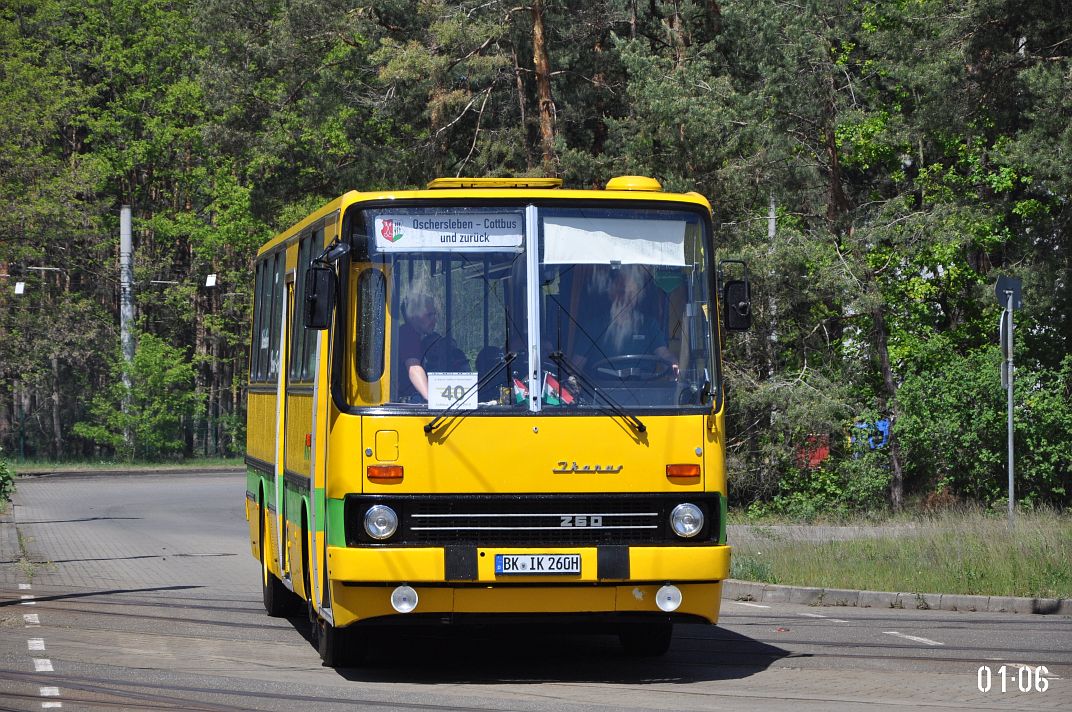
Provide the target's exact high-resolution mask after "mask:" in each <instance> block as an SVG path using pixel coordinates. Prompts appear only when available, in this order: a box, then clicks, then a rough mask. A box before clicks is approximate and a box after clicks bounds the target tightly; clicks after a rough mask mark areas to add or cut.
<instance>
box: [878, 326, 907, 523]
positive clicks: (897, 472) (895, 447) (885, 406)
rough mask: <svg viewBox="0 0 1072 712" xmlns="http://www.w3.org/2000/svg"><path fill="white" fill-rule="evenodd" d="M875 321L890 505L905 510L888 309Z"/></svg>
mask: <svg viewBox="0 0 1072 712" xmlns="http://www.w3.org/2000/svg"><path fill="white" fill-rule="evenodd" d="M872 317H873V318H874V320H875V349H876V351H877V352H878V361H879V369H880V370H881V371H882V383H883V385H884V386H885V389H886V392H885V394H884V396H883V397H882V398H881V399H880V402H879V406H880V407H881V408H882V411H883V414H884V415H885V416H886V418H887V419H888V420H889V422H890V443H889V453H890V472H891V478H890V505H892V506H893V511H895V512H900V511H901V510H902V509H904V472H903V471H902V470H901V447H900V444H899V443H898V442H897V435H896V430H895V428H894V425H895V424H896V422H897V385H896V383H894V380H893V369H892V368H891V367H890V350H889V332H888V330H887V328H886V309H885V307H878V308H876V309H875V310H874V312H872Z"/></svg>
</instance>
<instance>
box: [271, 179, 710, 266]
mask: <svg viewBox="0 0 1072 712" xmlns="http://www.w3.org/2000/svg"><path fill="white" fill-rule="evenodd" d="M561 185H562V180H561V179H560V178H437V179H435V180H433V181H431V182H430V183H429V184H428V187H427V188H425V189H423V190H422V189H418V190H385V191H369V192H360V191H356V190H351V191H349V192H347V193H345V194H343V195H341V196H339V197H338V198H336V199H335V200H332V201H331V202H330V203H327V204H326V205H324V206H323V207H322V208H320V209H319V210H317V211H316V212H314V213H312V214H311V215H309V216H308V217H306V218H305V219H304V220H302V221H301V222H299V223H297V224H295V225H292V226H291V227H289V228H287V229H286V230H284V231H283V232H281V233H279V234H278V235H276V236H275V237H273V238H272V239H271V240H269V241H268V242H266V243H265V244H264V245H262V246H261V248H260V250H258V252H257V254H258V256H259V255H261V254H263V253H265V252H269V251H271V250H272V249H274V248H275V247H276V246H278V245H279V243H281V242H285V241H286V240H289V239H290V238H292V237H294V236H295V235H297V234H298V233H300V232H301V231H302V230H304V229H305V228H307V227H308V226H310V225H313V224H315V223H317V222H319V221H320V220H322V219H323V218H325V217H327V216H329V215H331V214H333V213H336V212H338V213H340V214H341V213H342V211H343V210H345V209H346V208H348V207H350V206H351V205H354V204H355V203H363V202H373V201H384V200H391V201H395V200H397V201H402V200H427V201H429V202H435V201H446V200H450V201H458V200H473V201H482V200H503V199H516V200H518V201H527V200H555V201H563V200H566V201H568V200H577V201H580V200H589V201H591V200H617V201H636V202H641V201H643V202H652V201H657V202H665V203H680V204H684V205H695V206H701V207H703V208H705V209H706V210H707V211H708V212H710V211H711V204H710V203H709V202H708V200H707V198H705V197H704V196H702V195H700V194H699V193H695V192H690V193H667V192H664V191H663V189H662V185H661V184H660V183H659V181H657V180H655V179H654V178H648V177H646V176H618V177H616V178H612V179H611V180H610V181H609V182H608V183H607V187H606V189H604V190H575V189H563V188H562V187H561Z"/></svg>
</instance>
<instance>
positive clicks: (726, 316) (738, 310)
mask: <svg viewBox="0 0 1072 712" xmlns="http://www.w3.org/2000/svg"><path fill="white" fill-rule="evenodd" d="M722 308H723V317H722V318H723V323H724V324H725V326H726V331H748V330H749V329H750V328H752V288H751V285H750V284H749V283H748V280H744V279H735V280H731V281H729V282H726V287H725V290H724V292H723V295H722Z"/></svg>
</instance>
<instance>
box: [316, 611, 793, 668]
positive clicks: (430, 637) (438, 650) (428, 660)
mask: <svg viewBox="0 0 1072 712" xmlns="http://www.w3.org/2000/svg"><path fill="white" fill-rule="evenodd" d="M295 623H296V624H297V627H298V629H299V631H301V632H302V633H303V635H305V637H306V639H307V640H308V641H309V642H310V644H312V645H314V646H315V641H314V640H313V637H312V631H311V629H310V626H309V625H308V623H306V622H305V621H301V622H300V623H299V622H298V621H295ZM366 633H367V634H368V635H370V636H371V637H370V639H369V640H370V642H371V647H372V649H373V651H374V652H373V653H372V655H371V656H370V661H369V662H368V663H367V664H365V665H362V666H361V667H354V668H337V670H336V671H337V672H338V674H339V675H341V676H342V677H344V678H346V679H347V680H351V681H354V682H406V683H411V684H442V683H444V682H452V683H464V684H502V683H514V684H525V683H533V684H536V683H545V682H601V683H640V684H655V683H693V682H703V681H718V680H732V679H741V678H746V677H749V676H751V675H754V674H756V673H759V672H762V671H763V670H766V669H767V668H769V667H770V666H771V665H773V664H774V663H775V662H777V661H778V660H781V659H782V658H785V657H788V656H789V655H791V653H790V651H788V650H785V649H783V648H779V647H777V646H774V645H770V644H768V643H764V642H761V641H758V640H755V639H753V638H749V637H747V636H743V635H740V634H739V633H735V632H733V631H730V630H727V629H725V628H720V627H718V626H703V625H679V626H677V627H676V628H675V631H674V642H673V644H672V646H671V648H670V651H669V652H668V653H667V654H666V655H664V656H662V657H655V658H637V657H631V656H629V655H627V654H626V653H625V652H624V651H623V650H622V648H621V646H620V645H619V643H618V639H617V636H613V635H601V634H590V633H586V634H578V633H577V632H576V629H575V628H573V629H572V630H571V629H569V628H567V627H555V626H539V627H536V626H518V625H506V624H502V625H498V624H496V625H480V626H475V625H457V626H444V627H441V628H421V629H413V628H405V627H397V626H391V627H383V628H369V629H367V631H366ZM796 655H799V654H796Z"/></svg>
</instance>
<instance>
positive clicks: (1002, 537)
mask: <svg viewBox="0 0 1072 712" xmlns="http://www.w3.org/2000/svg"><path fill="white" fill-rule="evenodd" d="M758 532H759V535H758V536H757V537H750V538H749V539H747V540H743V541H741V542H740V543H736V542H733V541H731V542H730V543H731V544H734V547H735V548H734V553H733V559H732V566H733V569H732V576H733V577H734V578H739V579H742V580H747V581H761V582H764V583H775V584H786V585H792V586H815V587H821V588H848V589H861V590H872V591H905V592H916V593H958V594H973V595H990V596H1024V597H1029V598H1072V565H1070V559H1072V517H1070V516H1069V515H1068V514H1061V513H1055V512H1045V511H1043V512H1023V513H1021V514H1019V515H1018V516H1017V519H1016V526H1015V527H1014V528H1013V531H1012V532H1010V531H1009V530H1008V526H1007V521H1006V520H1005V519H1004V518H1003V517H999V516H994V515H991V514H987V513H984V512H977V511H976V512H959V513H946V514H942V515H937V516H929V517H924V518H921V519H920V520H918V522H917V524H916V526H914V527H912V528H910V529H902V530H899V531H898V532H897V534H896V535H895V536H880V537H877V538H866V539H854V540H848V541H830V540H827V541H815V542H809V541H800V540H796V541H792V540H789V538H788V537H787V536H785V535H781V534H779V532H778V527H760V528H759V529H758Z"/></svg>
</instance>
